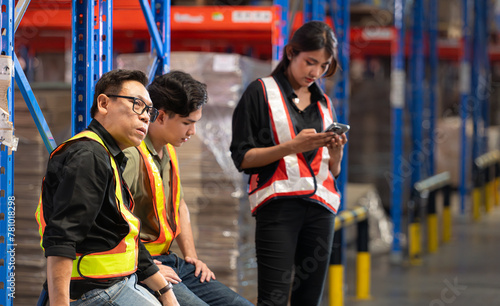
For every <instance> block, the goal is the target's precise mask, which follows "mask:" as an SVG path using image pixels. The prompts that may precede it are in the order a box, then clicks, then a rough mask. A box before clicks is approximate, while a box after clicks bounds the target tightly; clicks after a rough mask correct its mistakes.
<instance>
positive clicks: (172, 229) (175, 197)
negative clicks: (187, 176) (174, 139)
mask: <svg viewBox="0 0 500 306" xmlns="http://www.w3.org/2000/svg"><path fill="white" fill-rule="evenodd" d="M166 148H167V152H165V153H166V154H168V155H169V156H170V165H171V171H170V198H169V199H168V201H167V200H166V199H165V194H164V192H163V188H164V187H163V180H162V178H161V176H160V172H159V170H158V167H157V166H156V164H155V162H154V160H153V156H152V155H151V153H150V152H149V150H148V148H147V146H146V144H145V143H144V141H143V142H142V143H141V144H140V145H139V146H138V147H137V149H138V150H139V153H140V154H141V156H142V160H143V161H144V164H145V166H146V169H147V172H148V177H149V182H150V186H151V191H152V195H153V204H154V205H153V206H154V209H155V218H156V220H157V222H158V223H159V231H160V232H159V235H158V238H157V239H156V240H153V241H151V240H144V239H143V240H142V241H143V242H144V246H145V247H146V249H148V251H149V253H151V256H158V255H162V254H167V253H168V250H169V248H170V245H171V244H172V241H173V240H174V239H175V237H177V235H179V233H180V232H181V229H180V226H179V204H180V200H181V193H180V188H179V182H180V178H179V165H178V161H177V154H176V152H175V149H174V147H173V146H172V145H170V144H167V146H166ZM151 182H152V183H151ZM167 205H169V206H170V209H171V216H170V223H169V219H168V218H167V211H168V206H167ZM143 222H146V221H144V220H143Z"/></svg>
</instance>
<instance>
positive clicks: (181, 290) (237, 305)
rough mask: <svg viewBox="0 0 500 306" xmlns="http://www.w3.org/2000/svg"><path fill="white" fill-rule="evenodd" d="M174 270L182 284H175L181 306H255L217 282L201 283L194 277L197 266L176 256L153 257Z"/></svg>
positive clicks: (198, 278) (175, 291) (176, 294)
mask: <svg viewBox="0 0 500 306" xmlns="http://www.w3.org/2000/svg"><path fill="white" fill-rule="evenodd" d="M153 258H154V259H156V260H158V261H161V263H162V264H164V265H166V266H169V267H171V268H172V269H174V271H175V273H177V275H179V277H180V278H181V279H182V282H180V283H178V284H174V288H173V290H174V293H175V296H176V297H177V301H179V304H180V305H181V306H184V305H186V306H187V305H189V306H206V305H210V306H253V304H252V303H250V302H249V301H247V300H246V299H244V298H243V297H241V296H240V295H239V294H237V293H236V292H234V291H233V290H231V289H230V288H228V287H227V286H226V285H224V284H222V283H221V282H219V281H217V280H214V279H212V280H210V281H209V282H206V281H205V282H203V283H202V282H200V277H199V276H198V277H196V276H194V272H195V266H194V265H192V264H190V263H187V262H186V261H184V259H182V258H179V257H178V256H177V255H176V254H174V253H170V254H169V255H160V256H155V257H153Z"/></svg>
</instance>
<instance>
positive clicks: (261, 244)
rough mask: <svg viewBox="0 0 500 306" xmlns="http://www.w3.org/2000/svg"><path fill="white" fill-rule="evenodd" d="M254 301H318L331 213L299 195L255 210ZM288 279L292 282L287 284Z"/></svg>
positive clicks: (305, 305)
mask: <svg viewBox="0 0 500 306" xmlns="http://www.w3.org/2000/svg"><path fill="white" fill-rule="evenodd" d="M256 221H257V223H256V230H255V247H256V253H257V263H258V303H257V305H259V306H261V305H266V306H278V305H283V306H286V305H287V302H288V296H289V292H290V288H291V290H292V295H291V301H290V302H291V305H292V306H314V305H319V303H320V302H321V296H322V294H323V287H324V283H325V280H326V276H327V272H328V265H329V260H330V254H331V250H332V243H333V233H334V221H335V215H334V214H333V213H331V212H330V211H328V210H327V209H326V208H324V207H323V206H321V205H319V204H316V203H312V202H307V201H304V200H302V199H296V198H292V199H286V200H275V201H272V202H271V203H268V204H266V205H264V206H263V207H261V208H259V209H258V210H257V215H256ZM292 280H293V283H292Z"/></svg>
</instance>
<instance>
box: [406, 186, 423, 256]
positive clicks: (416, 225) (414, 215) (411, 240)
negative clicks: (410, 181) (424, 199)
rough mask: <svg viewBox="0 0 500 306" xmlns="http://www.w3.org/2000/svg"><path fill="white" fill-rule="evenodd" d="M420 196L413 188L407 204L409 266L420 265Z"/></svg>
mask: <svg viewBox="0 0 500 306" xmlns="http://www.w3.org/2000/svg"><path fill="white" fill-rule="evenodd" d="M420 201H421V199H420V195H419V192H418V191H417V190H416V189H415V188H413V189H412V192H411V195H410V202H409V203H408V257H409V260H410V264H411V265H420V264H421V263H422V242H421V235H420V233H421V227H420V223H421V218H420Z"/></svg>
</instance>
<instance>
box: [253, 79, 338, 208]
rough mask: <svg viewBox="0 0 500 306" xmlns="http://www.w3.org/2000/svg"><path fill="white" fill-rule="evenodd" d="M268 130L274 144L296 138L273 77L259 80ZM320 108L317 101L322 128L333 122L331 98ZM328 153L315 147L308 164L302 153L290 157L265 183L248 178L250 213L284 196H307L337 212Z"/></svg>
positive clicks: (256, 178)
mask: <svg viewBox="0 0 500 306" xmlns="http://www.w3.org/2000/svg"><path fill="white" fill-rule="evenodd" d="M259 81H261V83H262V86H263V88H264V92H265V96H266V98H267V99H266V100H267V103H268V105H269V116H270V119H271V129H272V132H273V139H274V142H275V144H276V145H278V144H280V143H285V142H287V141H289V140H292V139H293V138H295V137H296V134H295V129H294V127H293V123H292V119H291V117H290V114H289V112H288V106H287V102H286V98H285V97H283V95H282V93H281V91H280V89H279V86H278V84H277V83H276V81H275V80H274V78H273V77H266V78H262V79H260V80H259ZM325 97H326V99H327V101H328V103H327V105H326V106H325V105H323V103H321V102H320V101H318V102H317V103H318V105H319V110H320V113H321V117H322V119H323V126H329V125H330V124H331V123H333V118H332V115H331V114H332V110H331V103H330V99H329V98H328V97H327V96H326V95H325ZM329 160H330V154H329V153H328V149H327V148H326V147H320V148H318V150H317V152H316V155H315V156H314V159H313V160H312V162H311V164H308V163H307V161H306V159H305V157H304V155H303V154H302V153H297V154H290V155H287V156H285V157H283V158H282V159H281V160H279V163H278V167H277V168H276V171H275V172H274V173H273V175H272V177H271V178H270V179H269V180H268V181H267V182H259V174H253V175H252V176H251V177H250V184H249V190H248V194H249V199H250V207H251V209H252V213H253V214H255V213H256V211H257V208H258V207H260V206H261V205H263V204H264V203H266V202H268V201H270V200H272V199H276V198H283V197H307V198H310V199H313V200H315V201H317V202H318V203H319V204H321V205H323V206H325V207H326V208H327V209H329V210H330V211H332V212H334V213H336V212H337V209H338V207H339V205H340V195H339V193H338V192H337V190H336V187H335V178H334V177H333V175H332V173H331V171H330V168H329Z"/></svg>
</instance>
